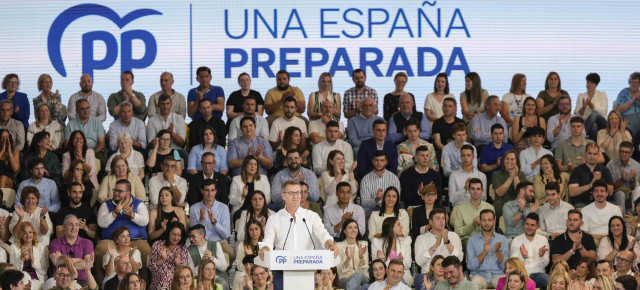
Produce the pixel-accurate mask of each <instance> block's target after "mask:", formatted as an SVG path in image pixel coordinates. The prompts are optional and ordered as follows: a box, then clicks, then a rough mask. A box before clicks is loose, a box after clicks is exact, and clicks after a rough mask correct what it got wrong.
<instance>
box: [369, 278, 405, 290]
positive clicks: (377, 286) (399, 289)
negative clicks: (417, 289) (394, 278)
mask: <svg viewBox="0 0 640 290" xmlns="http://www.w3.org/2000/svg"><path fill="white" fill-rule="evenodd" d="M385 287H387V281H386V280H385V281H382V282H374V283H373V284H371V285H370V286H369V289H370V290H385V289H387V288H385ZM389 290H411V288H409V286H407V285H406V284H404V283H402V281H400V283H398V284H396V286H393V287H391V288H389Z"/></svg>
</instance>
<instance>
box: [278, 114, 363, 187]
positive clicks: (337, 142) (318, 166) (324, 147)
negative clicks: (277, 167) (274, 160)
mask: <svg viewBox="0 0 640 290" xmlns="http://www.w3.org/2000/svg"><path fill="white" fill-rule="evenodd" d="M339 124H340V122H337V121H333V120H331V121H329V122H328V123H327V126H326V128H325V130H324V131H325V136H326V137H327V138H326V139H325V140H324V141H322V142H320V143H318V144H316V146H315V147H313V153H312V157H313V158H312V160H313V171H315V172H316V174H318V175H320V174H322V172H323V171H325V170H327V156H329V153H331V151H333V150H340V152H342V154H343V155H344V161H345V168H350V167H351V164H353V150H352V148H351V145H349V143H347V141H344V140H342V139H341V138H340V137H341V135H342V133H341V132H340V125H339ZM285 149H286V148H285Z"/></svg>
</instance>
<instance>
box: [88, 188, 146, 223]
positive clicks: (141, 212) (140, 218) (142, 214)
mask: <svg viewBox="0 0 640 290" xmlns="http://www.w3.org/2000/svg"><path fill="white" fill-rule="evenodd" d="M107 202H113V199H110V200H107V201H106V202H103V203H102V205H101V206H100V209H99V210H98V226H100V227H101V228H103V229H106V228H108V227H109V226H110V225H111V223H113V221H115V220H116V218H114V217H113V215H112V214H111V211H109V207H107ZM132 203H133V196H131V198H130V200H129V204H128V205H131V204H132ZM128 205H127V206H128ZM131 221H133V223H134V224H136V225H138V226H141V227H146V226H147V225H148V224H149V209H147V206H146V205H145V204H144V203H143V202H141V203H140V204H139V205H138V209H137V212H136V215H135V216H134V217H133V220H131Z"/></svg>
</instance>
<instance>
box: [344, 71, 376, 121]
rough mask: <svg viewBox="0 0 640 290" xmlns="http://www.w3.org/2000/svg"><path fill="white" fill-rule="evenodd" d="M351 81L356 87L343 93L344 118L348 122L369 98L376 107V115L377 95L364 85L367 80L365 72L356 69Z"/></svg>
mask: <svg viewBox="0 0 640 290" xmlns="http://www.w3.org/2000/svg"><path fill="white" fill-rule="evenodd" d="M351 79H352V80H353V83H354V84H355V85H356V86H355V87H353V88H350V89H348V90H347V91H345V92H344V100H343V101H342V109H343V110H344V117H345V118H347V119H348V120H350V119H351V118H353V117H355V116H356V115H357V114H359V113H360V105H361V104H362V100H364V99H365V98H371V99H372V100H373V102H374V103H375V107H376V110H375V115H377V114H378V109H377V108H378V93H377V92H376V90H374V89H373V88H371V87H368V86H365V85H364V83H365V81H366V80H367V75H366V74H365V72H364V71H363V70H362V69H356V70H354V71H353V74H352V75H351Z"/></svg>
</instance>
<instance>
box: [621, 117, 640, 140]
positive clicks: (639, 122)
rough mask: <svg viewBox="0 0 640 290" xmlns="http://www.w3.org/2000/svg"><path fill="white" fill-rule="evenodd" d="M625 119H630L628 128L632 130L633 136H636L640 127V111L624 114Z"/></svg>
mask: <svg viewBox="0 0 640 290" xmlns="http://www.w3.org/2000/svg"><path fill="white" fill-rule="evenodd" d="M622 117H623V118H624V119H626V120H629V125H628V126H627V129H628V130H629V132H631V136H633V137H635V136H636V134H637V133H638V130H639V129H640V113H632V114H628V115H623V116H622Z"/></svg>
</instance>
